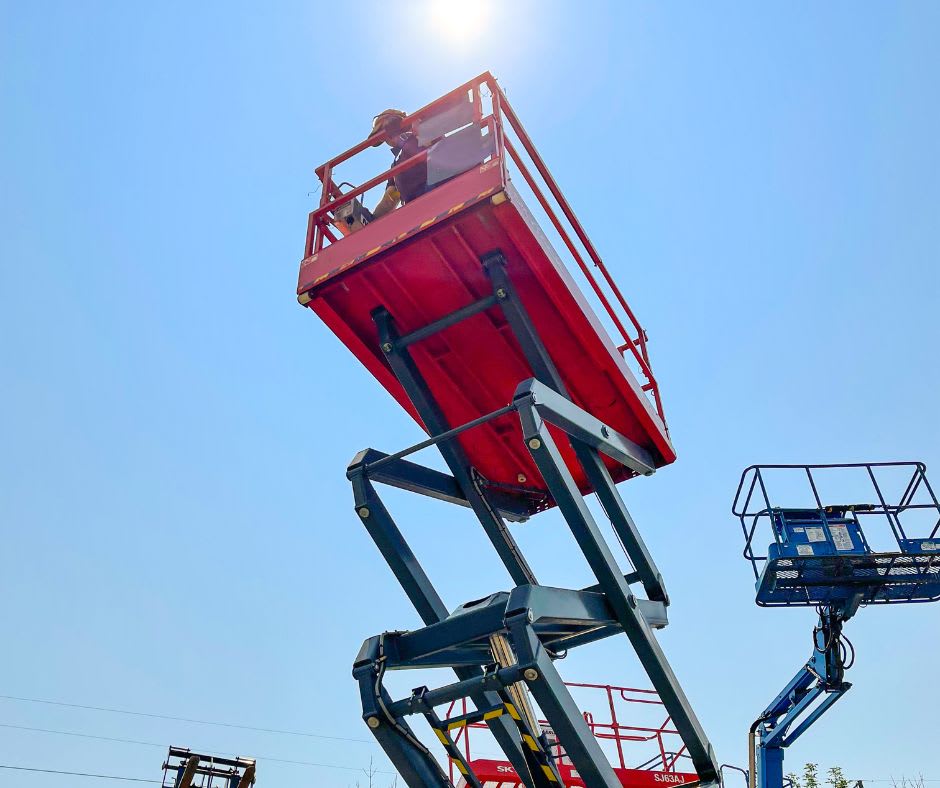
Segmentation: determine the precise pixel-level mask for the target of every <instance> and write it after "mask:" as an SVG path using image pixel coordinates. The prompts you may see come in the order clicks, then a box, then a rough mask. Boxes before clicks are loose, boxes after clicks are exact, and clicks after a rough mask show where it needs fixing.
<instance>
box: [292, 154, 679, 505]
mask: <svg viewBox="0 0 940 788" xmlns="http://www.w3.org/2000/svg"><path fill="white" fill-rule="evenodd" d="M494 177H499V173H498V168H491V169H490V170H489V171H485V172H484V171H483V168H481V171H480V172H477V171H476V170H474V171H471V172H468V173H465V174H464V175H461V176H459V177H458V178H456V179H454V181H452V182H449V183H447V184H444V185H443V186H441V187H439V188H437V189H435V190H434V191H432V192H430V193H429V194H427V195H425V196H423V197H421V198H419V199H418V200H415V201H413V202H412V203H409V204H408V205H406V206H403V207H402V208H400V209H398V211H396V212H394V213H393V214H390V215H389V216H387V217H384V218H383V219H381V220H379V221H378V222H374V223H372V224H370V225H368V226H367V227H366V228H364V229H363V230H361V231H360V232H361V233H366V232H369V233H370V235H369V236H368V237H365V238H364V239H356V235H358V233H355V234H353V235H351V236H349V237H347V238H345V239H343V240H341V241H339V242H338V243H336V244H334V245H332V246H329V247H327V248H326V249H324V250H323V251H322V252H320V254H319V255H318V258H319V259H318V260H316V261H315V262H314V264H313V265H309V266H307V271H306V273H304V272H302V275H301V283H300V284H301V286H300V288H299V292H306V293H307V294H308V295H309V296H310V298H311V300H310V302H309V304H308V305H309V306H310V308H312V309H313V310H314V311H315V312H316V313H317V314H318V315H319V316H320V318H321V319H322V320H323V321H324V322H325V323H326V324H327V325H328V326H329V327H330V329H331V330H333V332H334V333H336V334H337V336H338V337H339V338H340V339H341V340H342V341H343V342H344V343H345V344H346V346H347V347H348V348H349V349H350V350H351V351H352V352H353V353H354V354H355V355H356V356H357V357H358V358H359V360H360V361H361V362H362V363H363V364H364V365H365V366H366V367H367V369H369V371H370V372H371V373H372V374H373V375H374V376H375V377H376V378H377V379H378V380H379V382H380V383H382V385H383V386H384V387H385V388H386V389H387V390H388V391H389V392H390V393H391V394H392V396H393V397H394V398H395V399H396V400H397V401H398V402H399V403H400V404H401V405H402V406H403V407H404V408H405V409H406V410H407V411H408V412H409V413H410V414H411V415H412V416H413V417H414V418H415V419H416V420H417V421H418V422H419V423H420V419H419V417H418V414H417V413H416V411H415V409H414V407H413V406H412V404H411V402H410V401H409V399H408V397H407V395H406V393H405V391H404V389H403V388H402V387H401V385H400V384H399V383H398V381H397V380H396V379H395V377H394V375H393V374H392V372H391V369H390V368H389V366H388V364H387V362H386V360H385V358H384V355H383V353H382V352H381V349H380V347H379V340H378V335H377V331H376V327H375V325H374V323H373V320H372V317H371V313H372V312H373V310H375V309H376V308H378V307H385V308H386V309H387V310H388V311H389V313H390V314H391V315H392V316H393V318H394V319H395V324H396V327H397V329H398V330H399V332H400V333H402V334H407V333H409V332H411V331H414V330H416V329H419V328H422V327H424V326H426V325H428V324H429V323H432V322H433V321H435V320H438V319H440V318H443V317H445V316H446V315H448V314H450V313H452V312H454V311H456V310H458V309H460V308H462V307H465V306H467V305H469V304H471V303H473V302H474V301H477V300H479V299H482V298H485V297H487V296H491V295H492V293H493V288H492V284H491V282H490V280H489V278H488V277H487V275H486V273H485V271H484V269H483V266H482V264H481V262H480V258H481V257H482V256H483V255H485V254H487V253H489V252H492V251H494V250H497V249H498V250H500V251H501V252H502V253H503V255H504V257H505V258H506V260H507V272H508V274H509V278H510V280H511V282H512V285H513V288H514V290H515V292H516V293H517V294H518V297H519V298H520V300H521V302H522V303H523V305H524V306H525V308H526V310H527V311H528V313H529V315H530V317H531V319H532V322H533V323H534V325H535V328H536V330H537V332H538V333H539V335H540V337H541V339H542V341H543V342H544V343H545V345H546V347H547V349H548V352H549V354H550V355H551V357H552V360H553V361H554V363H555V365H556V366H557V368H558V370H559V374H560V375H561V377H562V379H563V381H564V384H565V386H566V387H567V389H568V392H569V394H570V396H571V398H572V400H573V401H574V402H575V403H576V404H577V405H579V406H580V407H582V408H583V409H584V410H586V411H588V412H590V413H592V414H593V415H594V416H596V417H597V418H599V419H601V420H602V421H604V422H605V423H606V424H608V425H609V426H611V427H612V428H614V429H615V430H617V431H618V432H620V433H622V434H623V435H625V436H626V437H628V438H630V439H631V440H633V441H634V442H636V443H638V444H639V445H641V446H643V447H644V448H646V449H647V450H648V451H649V452H650V453H651V455H652V456H653V458H654V461H655V463H656V465H657V466H663V465H666V464H669V463H671V462H673V461H674V460H675V458H676V454H675V451H674V449H673V447H672V444H671V442H670V440H669V437H668V434H667V431H666V429H665V426H664V425H663V423H662V420H661V419H660V418H659V416H658V414H657V413H656V412H655V410H654V408H653V406H652V404H651V402H650V400H649V398H648V397H647V395H646V394H645V392H643V391H642V389H641V387H640V384H639V383H638V382H637V380H636V378H635V377H634V375H633V373H632V372H631V370H630V368H629V367H628V366H627V363H626V362H625V360H624V359H623V357H622V356H621V355H620V353H619V352H618V351H617V348H616V345H615V344H614V342H613V340H612V339H611V338H610V337H609V335H608V334H607V332H606V330H605V329H604V327H603V325H602V324H601V322H600V320H599V319H598V318H597V316H596V315H595V313H594V312H593V310H592V308H591V306H590V305H589V304H588V302H587V300H586V299H585V297H584V295H583V294H582V293H581V292H580V290H579V289H578V287H577V285H576V283H575V282H574V280H573V278H572V277H571V275H570V273H569V272H568V271H567V269H566V268H565V266H564V264H563V262H562V261H561V259H560V258H559V257H558V255H557V254H556V252H555V251H554V249H553V248H552V247H551V245H550V243H549V241H548V240H547V238H546V237H545V236H544V234H543V233H542V231H541V229H540V228H539V226H538V224H537V222H536V221H535V219H534V217H533V216H532V215H531V213H530V212H529V210H528V209H527V207H526V206H525V204H524V203H523V201H522V198H521V197H520V196H519V194H518V193H517V192H516V191H515V190H514V189H513V188H512V186H511V184H508V183H503V182H501V181H498V180H497V181H495V182H494V180H493V179H494ZM494 183H495V186H497V187H499V188H498V189H495V190H494ZM494 193H495V194H500V195H505V196H506V197H507V198H508V199H505V200H503V201H502V202H500V203H499V204H494V201H493V200H492V194H494ZM482 194H486V195H487V196H486V197H480V198H479V199H476V200H473V199H470V197H472V196H474V195H476V196H478V197H479V196H480V195H482ZM423 201H426V204H425V205H424V206H422V202H423ZM461 204H462V207H460V208H458V209H457V210H453V208H454V206H458V205H461ZM448 205H450V208H448ZM427 215H432V216H434V217H436V218H435V220H434V221H433V222H431V223H430V225H429V226H428V227H427V228H426V229H424V230H422V231H420V232H417V233H413V234H411V235H408V234H407V232H406V230H408V228H409V227H411V225H413V224H414V223H415V221H417V220H419V219H421V217H422V216H427ZM424 221H427V220H424ZM385 222H388V225H387V229H386V230H382V232H381V233H380V232H379V230H380V229H382V228H381V225H382V224H383V223H385ZM419 224H420V223H419ZM387 236H391V237H392V238H396V237H399V236H405V237H404V238H402V240H401V241H399V242H396V243H393V244H391V245H389V246H386V247H385V248H383V249H382V250H381V251H379V252H374V249H375V248H376V247H372V250H373V253H372V254H364V253H362V252H360V251H358V250H360V249H361V248H362V247H363V246H364V245H369V244H372V243H375V242H377V240H378V239H380V238H383V237H387ZM354 240H355V244H351V245H350V246H349V247H347V249H349V250H351V251H346V250H344V248H343V247H344V244H350V242H351V241H354ZM364 242H365V243H364ZM353 252H357V253H358V254H357V256H358V257H360V258H361V259H358V261H356V257H353V258H352V259H351V260H349V259H346V260H344V259H343V258H344V256H346V257H347V258H348V256H349V255H350V254H351V253H353ZM308 262H309V261H308ZM409 349H410V352H411V354H412V356H413V358H414V360H415V363H416V364H417V366H418V368H419V370H420V372H421V374H422V376H423V377H424V378H425V380H426V381H427V383H428V385H429V387H430V389H431V392H432V394H433V395H434V397H435V398H436V400H437V401H438V403H439V404H440V406H441V409H442V411H443V413H444V416H445V418H446V420H447V422H448V424H449V425H451V426H456V425H459V424H463V423H465V422H467V421H470V420H471V419H474V418H476V417H478V416H481V415H483V414H486V413H489V412H491V411H494V410H497V409H498V408H501V407H503V406H505V405H506V404H508V403H509V402H510V400H511V399H512V396H513V392H514V391H515V389H516V386H517V385H518V384H519V383H520V382H521V381H523V380H525V379H527V378H529V377H532V376H533V372H532V370H531V368H530V367H529V365H528V363H527V362H526V360H525V357H524V355H523V353H522V349H521V348H520V346H519V344H518V342H517V341H516V339H515V336H514V335H513V333H512V331H511V329H510V327H509V325H508V323H507V322H506V320H505V319H504V317H503V315H502V313H501V311H500V309H499V308H498V307H492V308H490V309H487V310H486V311H485V312H481V313H479V314H476V315H474V316H472V317H470V318H467V319H465V320H464V321H462V322H460V323H457V324H456V325H453V326H451V327H449V328H447V329H445V330H443V331H441V332H440V333H438V334H435V335H433V336H431V337H429V338H427V339H424V340H421V341H419V342H416V343H414V344H412V345H411V346H410V348H409ZM458 440H460V442H461V444H462V446H463V448H464V450H465V451H466V453H467V455H468V457H469V459H470V462H471V463H472V465H473V466H474V467H475V468H476V469H477V470H478V471H479V473H480V474H481V475H482V476H483V477H485V478H486V479H487V480H489V481H490V482H493V483H496V484H499V485H505V486H507V487H514V488H525V489H526V490H529V491H531V492H532V493H534V494H536V495H538V494H541V493H543V492H544V483H543V481H542V479H541V478H540V476H539V474H538V471H537V470H536V467H535V465H534V463H533V461H532V459H531V457H530V456H529V454H528V451H527V450H526V448H525V445H524V443H523V438H522V432H521V428H520V425H519V420H518V417H516V416H515V414H509V415H508V416H505V417H502V418H500V419H498V420H495V421H492V422H489V423H487V424H485V425H483V426H481V427H478V428H475V429H473V430H472V431H470V432H467V433H464V434H462V435H461V436H460V437H459V438H458ZM559 445H560V447H561V448H562V450H563V452H564V454H565V459H566V462H567V464H568V466H569V468H570V469H571V471H572V473H573V474H574V476H575V480H576V482H577V483H578V485H579V487H580V488H581V490H582V491H584V492H588V491H589V490H590V486H589V485H588V482H587V480H586V478H585V476H584V474H583V471H582V470H581V468H580V466H579V465H578V464H577V462H576V461H575V458H574V454H573V452H572V451H571V450H570V447H568V444H567V441H564V440H559ZM609 467H610V469H611V472H612V474H613V476H614V478H615V480H617V481H619V480H622V479H625V478H628V477H629V476H631V475H633V474H632V472H630V471H628V470H627V469H626V468H624V467H623V466H620V465H617V464H615V463H613V462H612V461H611V462H610V463H609Z"/></svg>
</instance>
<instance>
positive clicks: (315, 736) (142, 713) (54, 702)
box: [0, 695, 375, 745]
mask: <svg viewBox="0 0 940 788" xmlns="http://www.w3.org/2000/svg"><path fill="white" fill-rule="evenodd" d="M0 699H2V700H15V701H20V702H22V703H43V704H45V705H47V706H64V707H65V708H69V709H85V710H87V711H105V712H108V713H110V714H127V715H129V716H132V717H150V718H151V719H157V720H172V721H173V722H190V723H193V724H194V725H216V726H218V727H221V728H238V729H240V730H245V731H258V732H260V733H277V734H281V735H283V736H303V737H305V738H309V739H331V740H332V741H349V742H358V743H359V744H371V745H374V744H375V742H374V741H372V740H370V739H357V738H354V737H350V736H329V735H327V734H325V733H311V732H310V731H292V730H285V729H281V728H259V727H256V726H254V725H241V724H239V723H236V722H219V721H217V720H197V719H193V718H191V717H174V716H172V715H170V714H156V713H152V712H146V711H130V710H129V709H116V708H113V707H109V706H89V705H86V704H82V703H66V702H65V701H61V700H46V699H44V698H24V697H20V696H18V695H0Z"/></svg>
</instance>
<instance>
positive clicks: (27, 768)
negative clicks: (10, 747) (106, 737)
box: [0, 763, 160, 784]
mask: <svg viewBox="0 0 940 788" xmlns="http://www.w3.org/2000/svg"><path fill="white" fill-rule="evenodd" d="M0 769H15V770H16V771H18V772H42V773H43V774H68V775H70V776H72V777H94V778H95V779H98V780H124V781H125V782H130V783H158V784H159V782H160V781H159V780H148V779H147V778H146V777H119V776H118V775H116V774H92V773H91V772H67V771H63V770H62V769H39V768H37V767H35V766H9V765H7V764H3V763H0Z"/></svg>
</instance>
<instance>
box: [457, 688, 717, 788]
mask: <svg viewBox="0 0 940 788" xmlns="http://www.w3.org/2000/svg"><path fill="white" fill-rule="evenodd" d="M565 685H566V686H567V687H568V688H569V689H571V690H572V692H573V693H574V694H576V699H578V700H581V701H582V702H583V701H585V700H586V701H588V702H590V703H591V705H592V707H593V708H594V709H595V712H594V713H592V712H591V711H585V712H584V720H585V722H587V724H588V727H589V728H590V729H591V732H592V733H593V734H594V736H595V737H596V738H597V739H598V741H599V742H600V743H601V745H602V746H603V747H605V748H606V751H607V752H608V754H609V755H610V756H611V765H612V766H613V769H614V773H615V774H616V775H617V778H618V779H619V780H620V782H621V784H622V785H623V786H624V788H657V787H665V786H672V785H686V784H692V783H697V782H698V775H697V774H695V773H694V772H684V771H681V770H680V766H681V765H682V764H687V763H688V760H689V759H688V755H687V754H686V753H685V746H684V745H683V744H682V741H681V738H680V737H679V734H678V733H677V731H676V729H675V727H674V726H673V724H672V720H671V719H670V718H669V717H668V716H667V717H665V719H663V717H662V716H658V715H661V710H662V701H661V700H660V698H659V695H657V694H656V692H655V691H653V690H648V689H635V688H632V687H614V686H611V685H608V684H581V683H577V682H565ZM458 705H459V706H460V708H458ZM467 707H468V706H467V703H466V701H465V700H464V701H463V702H462V703H461V704H457V703H455V704H452V705H451V707H450V708H449V709H448V710H447V716H450V715H451V714H453V713H457V712H461V713H464V714H466V712H467ZM625 716H629V718H630V721H629V722H624V721H622V720H623V718H624V717H625ZM540 725H541V726H542V731H543V732H545V733H547V734H548V738H549V740H550V742H552V744H551V752H552V757H553V758H554V760H555V765H556V766H557V767H558V770H559V771H560V772H561V777H562V782H563V783H564V784H565V785H566V786H568V788H570V787H571V786H584V780H582V779H581V776H580V775H579V774H578V772H577V770H576V769H575V768H574V766H572V764H571V761H570V760H569V759H568V757H567V756H566V755H565V750H564V747H563V745H562V743H561V742H558V741H557V740H556V739H555V738H554V736H553V734H552V733H551V729H550V728H549V727H548V724H547V723H546V722H545V721H544V720H541V721H540ZM471 730H479V734H475V735H474V736H473V737H472V738H474V739H475V738H476V736H477V735H479V736H480V737H483V738H484V744H486V743H488V742H487V741H486V738H487V737H489V735H490V734H489V731H487V730H486V724H485V723H479V722H476V723H472V724H470V725H468V726H466V727H464V728H461V729H460V730H459V731H458V733H457V735H456V736H455V737H454V742H455V744H456V745H457V746H458V748H459V749H460V751H461V754H462V755H463V756H464V758H465V759H466V761H467V762H468V763H469V764H470V768H471V769H472V770H473V773H474V774H475V775H476V777H477V779H478V780H479V781H480V782H481V783H483V785H484V786H485V788H497V787H499V788H516V786H524V783H523V782H522V780H520V779H519V776H518V775H517V774H516V771H515V770H514V769H513V768H512V765H511V764H510V763H509V762H508V761H505V760H495V759H491V758H474V757H473V754H472V749H473V748H471V746H470V740H471ZM475 746H478V745H475ZM650 756H652V757H650ZM641 762H642V765H640V764H641ZM628 763H629V764H631V765H630V766H628V765H627V764H628ZM450 777H451V781H452V782H453V780H454V778H456V777H459V772H458V771H457V770H455V768H454V763H453V762H451V764H450ZM456 785H457V788H466V781H465V780H463V779H462V778H461V779H460V780H459V782H457V784H456Z"/></svg>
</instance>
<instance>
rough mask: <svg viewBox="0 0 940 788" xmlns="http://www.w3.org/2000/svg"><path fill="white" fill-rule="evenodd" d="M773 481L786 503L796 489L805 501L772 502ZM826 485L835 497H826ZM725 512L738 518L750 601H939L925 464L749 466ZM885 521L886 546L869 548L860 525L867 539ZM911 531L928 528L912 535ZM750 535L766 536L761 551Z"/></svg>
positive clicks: (939, 547)
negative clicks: (750, 573) (753, 589)
mask: <svg viewBox="0 0 940 788" xmlns="http://www.w3.org/2000/svg"><path fill="white" fill-rule="evenodd" d="M795 484H796V485H798V486H795ZM771 487H775V488H776V489H778V490H780V489H783V490H785V495H786V496H787V500H788V501H792V500H794V498H793V496H794V494H799V495H801V497H802V499H803V500H804V501H805V502H806V504H808V505H803V506H801V507H796V508H784V507H780V506H775V505H774V503H773V500H772V497H771V492H770V489H771ZM799 487H802V488H803V489H802V490H799V489H798V488H799ZM830 490H832V491H834V494H835V495H837V496H840V497H835V498H831V497H829V496H830V495H831V494H833V493H830ZM892 492H893V494H892ZM846 495H851V496H864V497H865V498H867V499H868V500H867V501H866V502H865V503H843V502H840V501H846V500H852V498H846V497H841V496H846ZM855 500H858V498H855ZM732 511H733V512H734V514H735V515H736V516H737V517H738V518H739V519H740V521H741V528H742V530H743V532H744V538H745V547H744V556H745V558H747V559H748V560H749V561H750V562H751V565H752V567H753V569H754V577H755V579H756V581H757V604H758V605H762V606H765V607H780V606H784V607H786V606H819V605H824V606H829V605H832V606H842V605H846V604H855V605H858V604H861V605H870V604H889V603H897V602H932V601H936V600H937V599H940V537H938V530H940V504H938V502H937V497H936V495H935V494H934V492H933V490H932V489H931V487H930V483H929V482H928V481H927V476H926V467H925V466H924V464H923V463H920V462H894V463H848V464H830V465H752V466H751V467H749V468H747V469H746V470H745V471H744V473H743V474H742V475H741V481H740V483H739V484H738V490H737V494H736V495H735V499H734V504H733V506H732ZM863 523H864V526H865V528H863ZM884 523H887V525H888V528H887V529H884V528H882V529H880V531H879V535H880V536H886V535H887V533H888V532H890V534H891V537H892V539H891V544H890V548H891V549H889V550H879V549H875V548H873V547H872V545H871V544H870V543H869V540H868V538H867V537H866V535H865V529H866V528H867V529H868V530H869V532H871V533H873V535H874V532H873V531H872V527H873V526H877V525H879V524H880V525H884ZM911 527H917V528H924V529H925V530H927V529H929V531H928V534H927V536H926V537H918V538H911V537H909V536H908V532H907V529H910V528H911ZM768 531H769V532H770V533H769V534H768ZM921 533H923V531H921ZM757 536H759V537H760V538H761V539H763V538H764V537H766V538H768V539H772V541H771V542H770V546H769V547H768V549H767V552H766V554H764V555H759V554H757V553H756V552H755V550H754V540H755V537H757Z"/></svg>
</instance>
